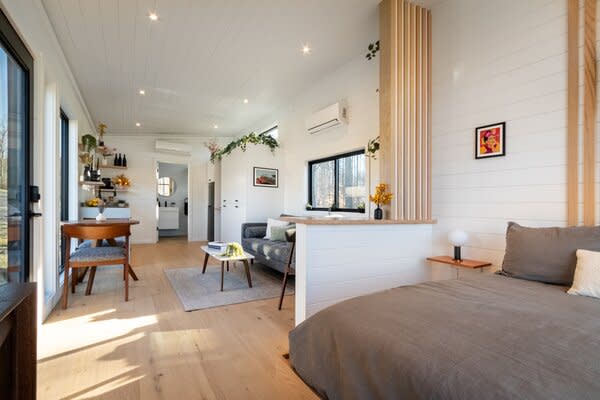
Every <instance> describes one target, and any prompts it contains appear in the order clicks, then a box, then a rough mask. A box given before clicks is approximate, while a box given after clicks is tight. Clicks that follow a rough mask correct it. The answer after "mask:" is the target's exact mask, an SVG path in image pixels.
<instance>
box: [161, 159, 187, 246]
mask: <svg viewBox="0 0 600 400" xmlns="http://www.w3.org/2000/svg"><path fill="white" fill-rule="evenodd" d="M158 177H159V178H163V177H169V178H171V179H172V180H173V181H174V182H175V191H174V192H173V193H172V194H171V196H168V197H166V196H161V195H158V199H159V201H160V205H161V207H162V206H164V205H165V201H166V202H167V204H168V205H169V206H171V203H175V207H178V208H179V229H163V230H162V231H159V236H161V237H163V236H187V231H188V218H187V215H185V199H186V198H187V197H188V170H187V164H184V165H181V164H170V163H163V162H161V163H159V164H158Z"/></svg>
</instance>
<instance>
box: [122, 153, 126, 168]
mask: <svg viewBox="0 0 600 400" xmlns="http://www.w3.org/2000/svg"><path fill="white" fill-rule="evenodd" d="M121 167H127V156H126V155H125V154H123V159H122V160H121Z"/></svg>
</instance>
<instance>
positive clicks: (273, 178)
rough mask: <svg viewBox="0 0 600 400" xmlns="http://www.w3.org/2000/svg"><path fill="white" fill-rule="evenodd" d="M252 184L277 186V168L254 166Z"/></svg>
mask: <svg viewBox="0 0 600 400" xmlns="http://www.w3.org/2000/svg"><path fill="white" fill-rule="evenodd" d="M254 186H261V187H271V188H277V187H279V170H277V169H275V168H262V167H254Z"/></svg>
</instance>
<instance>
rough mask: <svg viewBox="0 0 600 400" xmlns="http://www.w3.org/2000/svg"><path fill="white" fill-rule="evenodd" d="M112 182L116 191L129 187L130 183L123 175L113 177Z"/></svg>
mask: <svg viewBox="0 0 600 400" xmlns="http://www.w3.org/2000/svg"><path fill="white" fill-rule="evenodd" d="M112 181H113V183H114V184H115V188H117V189H125V188H129V187H130V186H131V181H130V180H129V178H128V177H126V176H125V175H124V174H120V175H117V176H115V177H114V178H113V179H112Z"/></svg>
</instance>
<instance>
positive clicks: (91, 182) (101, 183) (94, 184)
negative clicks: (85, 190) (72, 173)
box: [79, 181, 104, 186]
mask: <svg viewBox="0 0 600 400" xmlns="http://www.w3.org/2000/svg"><path fill="white" fill-rule="evenodd" d="M79 184H80V185H81V186H104V182H95V181H80V182H79Z"/></svg>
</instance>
